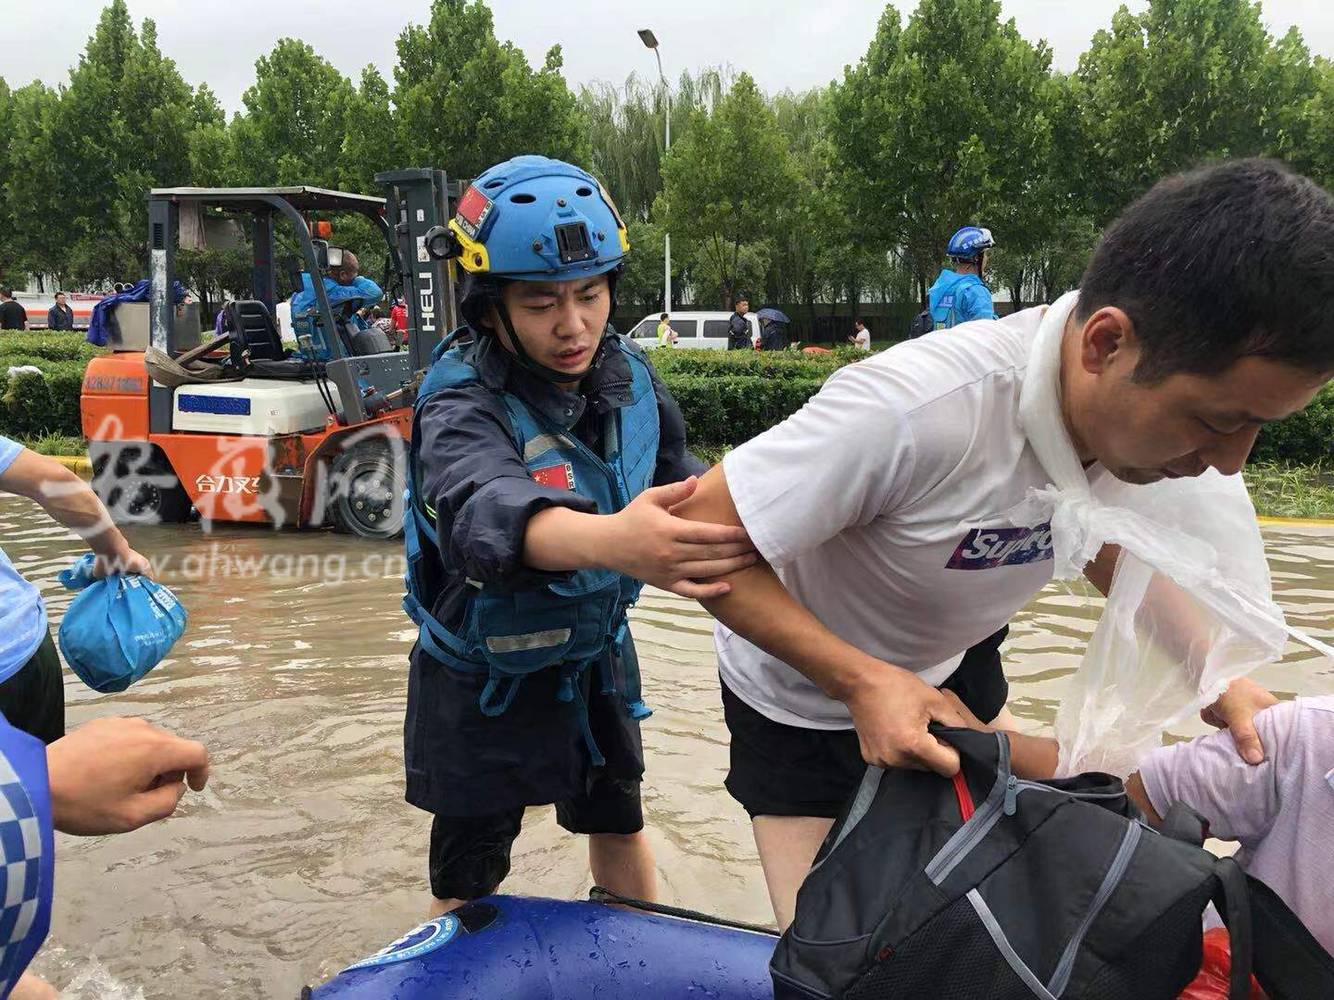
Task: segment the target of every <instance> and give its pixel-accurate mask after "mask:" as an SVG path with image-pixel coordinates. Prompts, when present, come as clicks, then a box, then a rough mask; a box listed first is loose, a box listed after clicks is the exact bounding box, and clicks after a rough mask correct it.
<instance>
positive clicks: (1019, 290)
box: [1010, 271, 1024, 312]
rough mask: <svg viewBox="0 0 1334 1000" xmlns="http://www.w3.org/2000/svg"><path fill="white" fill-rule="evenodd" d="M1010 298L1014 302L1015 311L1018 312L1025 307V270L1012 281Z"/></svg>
mask: <svg viewBox="0 0 1334 1000" xmlns="http://www.w3.org/2000/svg"><path fill="white" fill-rule="evenodd" d="M1010 300H1011V302H1012V304H1013V311H1014V312H1018V311H1019V310H1020V309H1022V308H1023V307H1024V272H1023V271H1020V272H1019V274H1018V276H1017V277H1016V278H1015V279H1014V280H1013V281H1012V282H1010Z"/></svg>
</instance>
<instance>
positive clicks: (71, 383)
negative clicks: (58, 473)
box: [0, 330, 103, 439]
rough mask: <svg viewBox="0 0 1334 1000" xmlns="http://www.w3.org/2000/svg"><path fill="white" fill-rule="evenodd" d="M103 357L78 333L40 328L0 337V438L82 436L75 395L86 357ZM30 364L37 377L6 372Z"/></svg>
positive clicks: (99, 351)
mask: <svg viewBox="0 0 1334 1000" xmlns="http://www.w3.org/2000/svg"><path fill="white" fill-rule="evenodd" d="M100 353H103V352H102V351H101V350H100V349H99V348H96V347H94V346H92V345H91V344H89V343H86V342H85V341H84V339H83V334H82V333H81V332H69V333H52V332H49V331H46V330H29V331H17V332H12V331H11V332H6V333H2V334H0V434H5V435H6V436H8V437H22V438H35V437H42V436H43V435H47V434H62V435H67V436H70V437H76V438H80V439H81V438H82V437H83V428H82V426H81V424H80V420H79V391H80V388H81V387H82V385H83V370H84V369H85V368H86V367H87V366H88V361H89V359H91V358H93V357H96V356H97V355H98V354H100ZM21 365H33V366H35V367H37V368H40V369H41V370H42V374H41V375H34V374H33V373H31V372H24V373H22V374H18V375H15V376H14V377H13V378H11V377H10V376H9V369H10V368H13V367H18V366H21Z"/></svg>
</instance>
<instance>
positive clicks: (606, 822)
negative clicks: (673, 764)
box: [428, 771, 644, 899]
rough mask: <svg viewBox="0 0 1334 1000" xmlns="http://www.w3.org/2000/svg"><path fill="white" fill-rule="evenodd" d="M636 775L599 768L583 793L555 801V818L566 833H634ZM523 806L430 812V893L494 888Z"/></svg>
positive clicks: (640, 822)
mask: <svg viewBox="0 0 1334 1000" xmlns="http://www.w3.org/2000/svg"><path fill="white" fill-rule="evenodd" d="M639 784H640V783H639V781H638V780H635V781H627V780H624V779H621V778H615V777H612V776H611V775H609V774H607V773H606V772H605V771H604V772H602V773H600V774H599V775H598V777H596V778H595V779H594V780H593V783H592V787H591V788H590V789H589V792H588V794H587V795H584V796H580V797H579V798H577V799H568V800H566V801H563V802H557V803H556V822H557V823H559V824H560V825H561V827H563V828H564V829H566V830H569V831H570V833H584V834H592V833H619V834H630V833H638V832H639V831H640V830H642V829H644V812H643V809H642V807H641V805H640V801H639ZM523 810H524V807H523V806H516V807H515V808H513V809H507V810H505V811H504V812H501V813H497V814H495V815H492V816H469V817H463V818H459V817H451V816H436V817H435V819H434V820H433V821H432V822H431V854H430V860H429V862H428V865H429V871H430V876H431V894H432V895H434V896H435V897H436V899H478V898H479V897H481V896H489V895H491V893H493V892H495V891H496V889H497V888H499V886H500V883H501V882H503V881H504V879H505V876H506V875H508V874H509V871H510V848H511V847H513V846H514V839H515V838H516V837H518V835H519V827H520V826H521V825H522V823H523Z"/></svg>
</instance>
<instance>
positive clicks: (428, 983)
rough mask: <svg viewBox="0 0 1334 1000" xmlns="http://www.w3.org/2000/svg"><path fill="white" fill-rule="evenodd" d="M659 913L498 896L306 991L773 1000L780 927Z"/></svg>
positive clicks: (440, 998)
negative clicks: (771, 970) (773, 965)
mask: <svg viewBox="0 0 1334 1000" xmlns="http://www.w3.org/2000/svg"><path fill="white" fill-rule="evenodd" d="M603 898H605V897H603ZM657 909H659V910H661V911H663V912H644V911H639V910H632V909H627V908H624V907H620V906H610V905H607V903H605V902H599V901H593V902H586V903H585V902H570V901H560V900H555V899H532V898H527V897H520V896H489V897H487V898H486V899H480V900H477V901H476V902H473V903H468V904H467V905H466V906H463V907H461V908H459V909H458V910H455V911H454V912H453V913H450V914H447V915H445V916H443V917H439V918H437V919H435V920H428V921H427V922H426V923H424V924H422V925H420V926H418V927H414V928H413V929H412V930H411V931H409V932H408V933H407V934H404V935H403V936H402V937H400V938H399V939H398V940H397V941H394V942H393V943H392V944H390V945H389V946H388V947H386V948H383V949H381V950H380V951H378V952H376V953H375V954H374V955H372V956H370V957H369V958H366V959H363V960H362V961H360V962H357V963H356V964H355V965H352V966H349V967H348V968H347V969H344V970H343V971H342V972H341V973H339V974H338V975H337V976H335V977H334V978H333V979H331V980H330V981H329V982H327V983H325V984H324V985H323V986H317V987H316V988H315V989H314V990H311V991H307V992H306V994H305V996H307V997H310V998H311V1000H446V998H448V1000H589V998H599V1000H617V998H620V997H625V998H630V1000H681V998H698V1000H762V998H763V1000H772V998H773V985H772V982H771V980H770V978H769V959H770V958H771V957H772V955H773V951H774V946H775V945H776V944H777V941H778V938H777V936H776V935H775V934H773V933H772V932H770V931H766V930H764V929H763V928H753V929H744V928H746V927H747V925H744V924H727V925H720V923H717V922H712V920H713V918H708V917H703V916H702V915H699V914H691V915H690V916H689V917H686V916H671V915H668V914H669V913H683V914H684V913H688V911H673V910H671V909H670V908H667V907H660V908H657ZM706 921H709V922H706Z"/></svg>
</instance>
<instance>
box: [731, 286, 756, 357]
mask: <svg viewBox="0 0 1334 1000" xmlns="http://www.w3.org/2000/svg"><path fill="white" fill-rule="evenodd" d="M748 312H750V303H749V302H748V301H747V300H745V299H737V300H736V309H735V310H734V311H733V312H732V315H731V317H730V318H729V319H728V321H727V349H728V350H729V351H748V350H750V348H751V346H752V345H751V335H750V323H748V322H747V321H746V313H748Z"/></svg>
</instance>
